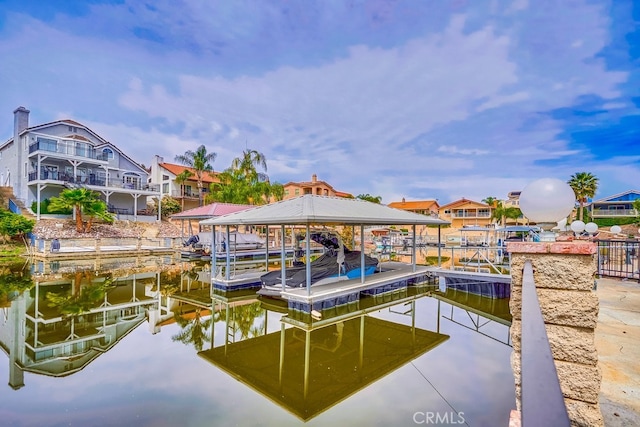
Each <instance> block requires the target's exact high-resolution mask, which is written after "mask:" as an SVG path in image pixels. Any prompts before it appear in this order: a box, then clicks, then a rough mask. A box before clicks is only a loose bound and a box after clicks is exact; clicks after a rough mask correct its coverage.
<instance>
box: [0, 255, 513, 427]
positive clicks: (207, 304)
mask: <svg viewBox="0 0 640 427" xmlns="http://www.w3.org/2000/svg"><path fill="white" fill-rule="evenodd" d="M1 273H2V274H1V275H0V307H1V308H2V310H0V347H1V348H2V349H3V350H4V351H3V352H0V362H2V366H4V368H2V369H0V383H1V384H4V385H3V386H2V387H4V390H3V391H2V392H1V393H0V396H1V398H0V420H2V422H1V423H2V425H3V426H69V425H71V426H123V425H127V426H128V425H135V426H178V425H179V426H213V425H215V426H218V425H219V426H227V425H238V426H254V425H255V426H258V425H259V426H263V425H267V426H289V425H292V426H296V425H309V426H316V425H319V426H324V425H334V426H338V425H373V426H389V425H394V426H402V425H408V426H410V425H416V424H426V425H435V424H439V425H469V426H506V425H508V419H509V412H510V411H511V409H513V408H514V407H515V391H514V380H513V375H512V372H511V367H510V363H509V357H510V354H511V350H512V349H511V347H510V342H509V341H508V340H509V335H508V334H509V326H508V325H509V316H508V301H507V300H488V299H485V298H482V297H478V296H473V295H469V294H467V293H464V292H460V291H455V290H451V289H449V290H447V291H446V292H440V291H439V290H438V287H437V286H432V285H429V286H426V285H425V286H420V287H414V288H410V289H409V290H407V291H403V292H396V293H395V294H393V295H386V296H382V297H378V298H376V299H374V298H369V299H365V300H361V301H360V302H359V303H358V304H352V305H350V306H347V307H342V308H339V309H334V310H333V311H331V312H325V313H323V319H322V320H320V321H312V320H311V319H307V318H305V317H304V316H302V315H300V314H299V313H288V312H287V310H286V309H283V308H282V307H281V306H280V305H278V304H274V303H273V301H269V300H264V301H263V300H258V299H256V298H255V296H254V294H253V293H252V292H236V293H233V294H223V295H214V297H213V298H212V297H211V292H210V290H209V286H208V283H209V277H210V274H209V267H208V266H207V265H203V264H193V263H186V262H181V261H180V260H177V259H173V258H170V257H163V258H137V259H135V258H130V259H122V260H117V259H105V260H92V261H83V262H79V261H75V262H59V263H36V264H33V265H29V264H28V265H24V266H22V265H18V266H11V267H10V268H9V267H7V268H5V269H4V270H3V271H2V272H1ZM436 421H439V422H438V423H436Z"/></svg>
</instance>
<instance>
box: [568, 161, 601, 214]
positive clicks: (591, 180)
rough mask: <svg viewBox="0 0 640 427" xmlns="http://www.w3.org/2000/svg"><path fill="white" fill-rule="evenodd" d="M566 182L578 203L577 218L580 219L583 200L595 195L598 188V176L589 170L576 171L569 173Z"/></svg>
mask: <svg viewBox="0 0 640 427" xmlns="http://www.w3.org/2000/svg"><path fill="white" fill-rule="evenodd" d="M567 184H569V186H570V187H571V188H572V189H573V192H574V193H575V195H576V200H577V201H578V203H580V212H579V213H578V219H579V220H580V221H582V218H583V211H584V204H585V202H586V201H587V199H588V198H590V197H593V196H595V194H596V191H597V190H598V178H596V177H595V176H594V175H593V174H592V173H590V172H576V173H574V174H573V175H571V179H569V181H567Z"/></svg>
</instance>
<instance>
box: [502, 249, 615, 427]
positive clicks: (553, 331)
mask: <svg viewBox="0 0 640 427" xmlns="http://www.w3.org/2000/svg"><path fill="white" fill-rule="evenodd" d="M507 251H508V252H509V253H510V254H511V277H512V279H511V301H510V309H511V315H512V316H513V322H512V324H511V340H512V342H513V353H512V356H511V366H512V368H513V372H514V376H515V382H516V406H517V408H518V410H520V408H521V402H520V398H521V388H520V387H521V377H520V372H521V371H520V368H521V366H520V349H521V346H520V338H521V326H522V323H521V321H522V316H521V309H522V270H523V268H524V264H525V261H527V260H529V261H531V265H532V267H533V276H534V281H535V285H536V290H537V293H538V299H539V300H540V309H541V311H542V317H543V319H544V322H545V326H546V330H547V336H548V337H549V345H550V347H551V353H552V355H553V359H554V361H555V365H556V370H557V371H558V379H559V381H560V388H561V390H562V394H563V395H564V399H565V405H566V407H567V412H568V414H569V419H570V420H571V425H573V426H602V425H604V422H603V419H602V414H601V413H600V406H599V404H598V395H599V393H600V381H601V377H602V375H601V372H600V369H599V368H598V355H597V352H596V346H595V328H596V325H597V321H598V296H597V295H596V292H595V289H594V283H595V275H596V272H597V260H596V256H595V254H596V251H597V246H596V244H595V243H592V242H585V241H583V242H540V243H529V242H510V243H508V244H507Z"/></svg>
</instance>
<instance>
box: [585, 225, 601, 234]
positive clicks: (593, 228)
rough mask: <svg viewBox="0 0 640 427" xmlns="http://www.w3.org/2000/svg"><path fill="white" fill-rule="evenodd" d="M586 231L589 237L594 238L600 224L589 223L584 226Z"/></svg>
mask: <svg viewBox="0 0 640 427" xmlns="http://www.w3.org/2000/svg"><path fill="white" fill-rule="evenodd" d="M584 230H585V231H586V232H587V233H589V236H592V235H594V234H595V233H596V231H598V224H596V223H595V222H588V223H586V224H585V226H584Z"/></svg>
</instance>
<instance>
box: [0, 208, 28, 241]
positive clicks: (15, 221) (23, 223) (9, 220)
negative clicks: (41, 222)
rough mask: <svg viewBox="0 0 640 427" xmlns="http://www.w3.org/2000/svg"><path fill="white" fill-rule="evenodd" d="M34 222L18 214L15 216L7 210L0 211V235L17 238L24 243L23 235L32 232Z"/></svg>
mask: <svg viewBox="0 0 640 427" xmlns="http://www.w3.org/2000/svg"><path fill="white" fill-rule="evenodd" d="M35 224H36V222H35V221H34V220H32V219H27V218H25V217H24V216H22V215H20V214H15V213H13V212H10V211H7V210H0V234H2V236H8V237H10V238H14V237H18V238H20V239H22V241H23V242H25V245H26V240H25V235H26V234H27V233H30V232H31V231H32V230H33V227H34V226H35Z"/></svg>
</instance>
